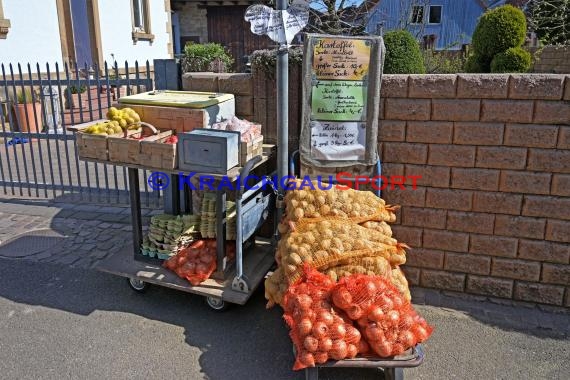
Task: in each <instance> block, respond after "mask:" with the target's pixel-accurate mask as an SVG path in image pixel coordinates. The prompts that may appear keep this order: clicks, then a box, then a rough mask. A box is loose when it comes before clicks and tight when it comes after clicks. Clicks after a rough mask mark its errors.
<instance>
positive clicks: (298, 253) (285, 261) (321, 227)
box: [277, 220, 407, 283]
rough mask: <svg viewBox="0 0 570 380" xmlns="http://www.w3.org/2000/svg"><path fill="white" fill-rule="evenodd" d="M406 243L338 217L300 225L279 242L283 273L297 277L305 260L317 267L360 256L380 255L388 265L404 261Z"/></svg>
mask: <svg viewBox="0 0 570 380" xmlns="http://www.w3.org/2000/svg"><path fill="white" fill-rule="evenodd" d="M406 247H407V246H406V245H405V244H400V243H398V242H397V241H396V240H395V239H393V238H390V237H388V236H386V235H384V234H383V233H381V232H378V231H375V230H372V229H368V228H365V227H362V226H359V225H358V224H352V223H346V222H343V221H339V220H323V221H319V222H316V223H306V224H302V225H301V226H300V227H299V228H298V229H297V230H295V231H294V232H292V233H290V234H288V235H285V236H284V238H283V239H281V241H280V242H279V244H278V253H277V257H278V258H279V259H280V263H281V266H282V267H283V270H284V272H285V276H286V277H287V279H288V280H289V282H290V283H291V282H292V281H294V280H295V279H297V278H298V277H299V275H300V272H301V267H302V265H303V264H304V263H307V264H310V265H311V266H313V267H314V268H316V269H318V270H324V269H327V268H331V267H334V266H338V265H348V264H350V263H352V262H354V260H355V259H357V258H360V257H383V258H385V259H386V260H387V261H388V262H389V263H390V264H391V265H399V264H403V263H405V261H406V255H405V254H406V252H405V250H404V248H406Z"/></svg>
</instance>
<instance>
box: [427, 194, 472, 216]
mask: <svg viewBox="0 0 570 380" xmlns="http://www.w3.org/2000/svg"><path fill="white" fill-rule="evenodd" d="M472 198H473V193H472V192H471V191H464V190H451V189H428V190H427V194H426V206H428V207H433V208H444V209H450V210H460V211H470V210H471V206H472Z"/></svg>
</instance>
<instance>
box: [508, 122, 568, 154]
mask: <svg viewBox="0 0 570 380" xmlns="http://www.w3.org/2000/svg"><path fill="white" fill-rule="evenodd" d="M557 137H558V127H557V126H555V125H540V124H538V125H537V124H507V126H506V128H505V142H504V145H511V146H524V147H534V148H554V147H556V139H557Z"/></svg>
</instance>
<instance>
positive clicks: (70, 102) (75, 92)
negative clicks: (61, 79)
mask: <svg viewBox="0 0 570 380" xmlns="http://www.w3.org/2000/svg"><path fill="white" fill-rule="evenodd" d="M85 91H87V87H85V85H84V84H82V85H81V86H79V87H77V86H76V85H71V86H69V87H68V88H66V89H65V100H66V108H75V107H79V94H83V93H84V92H85ZM82 97H83V96H82Z"/></svg>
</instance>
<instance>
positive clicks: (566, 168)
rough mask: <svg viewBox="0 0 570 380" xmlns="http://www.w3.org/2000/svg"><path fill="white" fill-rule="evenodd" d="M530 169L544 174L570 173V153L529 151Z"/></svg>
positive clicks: (561, 151) (540, 150)
mask: <svg viewBox="0 0 570 380" xmlns="http://www.w3.org/2000/svg"><path fill="white" fill-rule="evenodd" d="M528 169H529V170H537V171H543V172H554V173H570V151H565V150H554V149H532V148H531V149H529V154H528Z"/></svg>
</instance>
